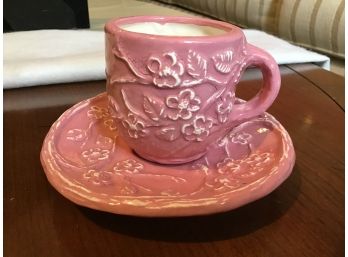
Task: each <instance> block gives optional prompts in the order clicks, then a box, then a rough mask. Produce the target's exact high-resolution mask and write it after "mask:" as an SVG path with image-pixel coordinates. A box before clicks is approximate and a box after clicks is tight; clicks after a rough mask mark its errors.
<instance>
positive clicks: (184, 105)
mask: <svg viewBox="0 0 348 257" xmlns="http://www.w3.org/2000/svg"><path fill="white" fill-rule="evenodd" d="M189 103H190V102H189V101H188V100H186V99H185V100H181V101H180V103H179V105H178V107H179V109H187V108H188V105H189Z"/></svg>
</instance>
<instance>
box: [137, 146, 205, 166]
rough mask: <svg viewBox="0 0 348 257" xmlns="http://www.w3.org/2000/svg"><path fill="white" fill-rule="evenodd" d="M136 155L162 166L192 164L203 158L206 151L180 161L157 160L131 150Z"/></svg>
mask: <svg viewBox="0 0 348 257" xmlns="http://www.w3.org/2000/svg"><path fill="white" fill-rule="evenodd" d="M133 151H134V152H135V153H136V154H137V155H139V157H141V158H143V159H145V160H147V161H151V162H155V163H159V164H164V165H167V164H168V165H177V164H185V163H190V162H193V161H195V160H198V159H200V158H202V156H204V155H205V154H206V153H207V151H204V152H202V153H199V154H196V155H194V156H190V157H187V158H180V159H172V158H170V159H161V158H157V157H154V156H151V155H148V154H145V153H142V152H140V151H135V150H133Z"/></svg>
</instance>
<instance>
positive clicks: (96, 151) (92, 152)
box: [81, 147, 110, 163]
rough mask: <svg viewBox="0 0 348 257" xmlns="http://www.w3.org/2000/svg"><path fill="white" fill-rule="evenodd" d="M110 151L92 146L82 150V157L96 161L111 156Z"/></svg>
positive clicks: (92, 161)
mask: <svg viewBox="0 0 348 257" xmlns="http://www.w3.org/2000/svg"><path fill="white" fill-rule="evenodd" d="M109 154H110V151H109V150H105V149H101V148H99V147H96V148H90V149H88V150H86V151H83V152H82V154H81V155H82V157H83V158H84V159H85V160H87V161H88V162H90V163H95V162H98V161H102V160H105V159H107V158H109Z"/></svg>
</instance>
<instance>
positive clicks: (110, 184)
mask: <svg viewBox="0 0 348 257" xmlns="http://www.w3.org/2000/svg"><path fill="white" fill-rule="evenodd" d="M294 161H295V154H294V149H293V145H292V142H291V139H290V137H289V135H288V133H287V132H286V130H285V129H284V128H283V127H282V125H281V124H280V123H279V122H278V121H277V120H276V119H275V118H274V117H272V116H271V115H270V114H267V113H265V114H263V115H261V116H258V117H256V118H254V119H252V120H249V121H247V122H244V123H243V124H241V125H239V126H237V127H235V128H233V129H232V130H231V131H230V132H229V133H228V134H227V135H226V136H225V137H224V138H223V139H221V140H219V141H218V142H216V143H215V144H214V145H212V146H211V147H210V149H209V151H208V153H207V154H206V155H205V156H204V157H202V158H201V159H199V160H196V161H194V162H191V163H187V164H184V165H160V164H156V163H152V162H149V161H146V160H144V159H142V158H140V157H139V156H137V155H136V154H134V153H133V152H132V150H131V149H130V148H129V147H128V146H127V145H126V144H125V143H124V141H123V140H122V138H121V137H119V136H118V133H117V129H116V127H115V124H114V123H113V119H112V118H111V117H110V114H109V112H108V111H107V96H106V94H105V93H104V94H101V95H98V96H96V97H94V98H91V99H88V100H85V101H82V102H80V103H78V104H76V105H75V106H73V107H72V108H70V109H69V110H67V111H66V112H65V113H64V114H63V115H62V116H61V117H60V118H59V119H58V120H57V121H56V122H55V123H54V124H53V125H52V127H51V129H50V131H49V132H48V134H47V136H46V139H45V141H44V143H43V147H42V150H41V162H42V165H43V168H44V171H45V173H46V176H47V178H48V180H49V182H50V183H51V184H52V185H53V186H54V187H55V188H56V190H57V191H59V192H60V193H61V194H62V195H64V196H65V197H66V198H68V199H69V200H71V201H73V202H75V203H76V204H79V205H82V206H86V207H89V208H93V209H98V210H102V211H107V212H112V213H117V214H126V215H135V216H152V217H154V216H190V215H202V214H211V213H217V212H222V211H227V210H231V209H234V208H237V207H240V206H242V205H244V204H247V203H249V202H251V201H254V200H256V199H259V198H261V197H263V196H265V195H267V194H269V193H270V192H272V191H273V190H274V189H275V188H276V187H278V186H279V185H280V184H281V183H282V182H283V181H284V180H285V179H286V178H287V177H288V176H289V175H290V173H291V170H292V168H293V165H294Z"/></svg>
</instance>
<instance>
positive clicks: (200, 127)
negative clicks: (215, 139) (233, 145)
mask: <svg viewBox="0 0 348 257" xmlns="http://www.w3.org/2000/svg"><path fill="white" fill-rule="evenodd" d="M212 126H213V121H212V120H211V119H210V118H206V117H205V116H201V115H197V116H196V117H195V118H194V120H193V122H192V123H189V124H185V125H184V126H183V127H182V133H183V134H184V137H185V139H186V140H189V141H198V142H201V141H203V140H204V139H205V138H206V137H207V136H208V135H209V133H210V128H211V127H212Z"/></svg>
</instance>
